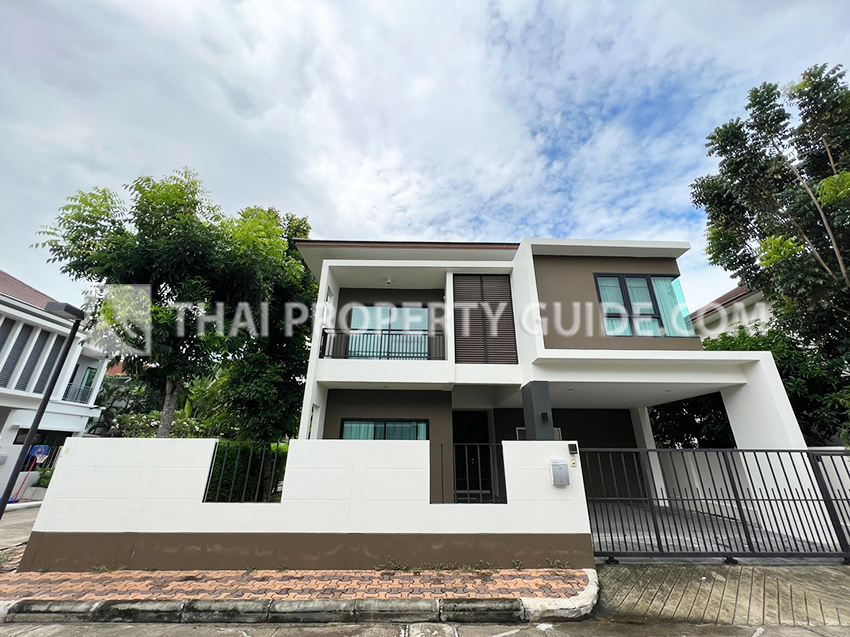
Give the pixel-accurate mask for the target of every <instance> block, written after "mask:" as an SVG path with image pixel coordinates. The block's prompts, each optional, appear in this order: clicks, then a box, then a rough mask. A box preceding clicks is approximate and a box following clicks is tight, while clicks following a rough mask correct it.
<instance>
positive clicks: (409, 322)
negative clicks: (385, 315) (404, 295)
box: [390, 307, 428, 331]
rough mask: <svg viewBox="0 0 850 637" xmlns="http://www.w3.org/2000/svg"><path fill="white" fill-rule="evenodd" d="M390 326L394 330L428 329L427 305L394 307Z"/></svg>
mask: <svg viewBox="0 0 850 637" xmlns="http://www.w3.org/2000/svg"><path fill="white" fill-rule="evenodd" d="M390 327H391V328H392V329H394V330H405V331H407V330H427V329H428V308H427V307H397V308H393V312H392V321H391V323H390Z"/></svg>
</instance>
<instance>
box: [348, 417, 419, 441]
mask: <svg viewBox="0 0 850 637" xmlns="http://www.w3.org/2000/svg"><path fill="white" fill-rule="evenodd" d="M348 422H373V423H376V424H377V423H383V424H384V425H386V423H388V422H415V423H420V422H424V423H425V440H426V441H430V440H431V421H430V420H429V419H428V418H343V419H341V420H340V423H339V439H340V440H358V438H348V439H347V438H345V424H346V423H348ZM383 431H384V436H385V437H384V438H372V440H386V435H387V434H386V431H387V429H386V427H384V429H383ZM401 442H405V441H401ZM414 442H420V441H418V440H417V441H414Z"/></svg>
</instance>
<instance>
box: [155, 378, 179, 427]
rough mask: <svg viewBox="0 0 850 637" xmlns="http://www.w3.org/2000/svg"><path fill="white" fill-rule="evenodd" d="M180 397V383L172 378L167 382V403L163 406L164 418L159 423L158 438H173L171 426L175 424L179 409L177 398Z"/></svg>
mask: <svg viewBox="0 0 850 637" xmlns="http://www.w3.org/2000/svg"><path fill="white" fill-rule="evenodd" d="M179 395H180V383H178V382H177V381H173V380H171V379H170V378H169V379H168V380H167V381H165V402H163V404H162V418H161V419H160V421H159V429H157V431H156V437H157V438H168V437H169V436H171V426H172V425H173V424H174V411H175V410H176V409H177V397H178V396H179Z"/></svg>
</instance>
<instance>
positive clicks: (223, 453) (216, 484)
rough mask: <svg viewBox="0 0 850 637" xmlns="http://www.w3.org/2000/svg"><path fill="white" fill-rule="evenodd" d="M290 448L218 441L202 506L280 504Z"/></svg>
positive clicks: (266, 443) (262, 443) (282, 444)
mask: <svg viewBox="0 0 850 637" xmlns="http://www.w3.org/2000/svg"><path fill="white" fill-rule="evenodd" d="M288 450H289V445H287V444H286V443H282V442H233V441H229V440H219V441H218V444H217V445H216V449H215V454H214V455H213V461H212V464H211V466H210V474H209V478H207V489H206V492H205V494H204V502H280V498H281V494H282V492H283V474H284V471H285V469H286V455H287V452H288Z"/></svg>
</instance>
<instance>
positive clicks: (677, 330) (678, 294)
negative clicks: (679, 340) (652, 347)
mask: <svg viewBox="0 0 850 637" xmlns="http://www.w3.org/2000/svg"><path fill="white" fill-rule="evenodd" d="M652 289H653V291H654V292H655V298H657V299H658V310H659V312H660V313H661V320H662V321H663V322H664V331H665V332H666V334H667V336H696V333H695V332H694V326H693V324H692V323H691V317H690V316H689V312H688V306H687V305H686V304H685V295H684V294H683V293H682V286H681V285H680V284H679V280H678V279H674V278H673V277H667V276H665V277H660V276H659V277H652Z"/></svg>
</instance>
